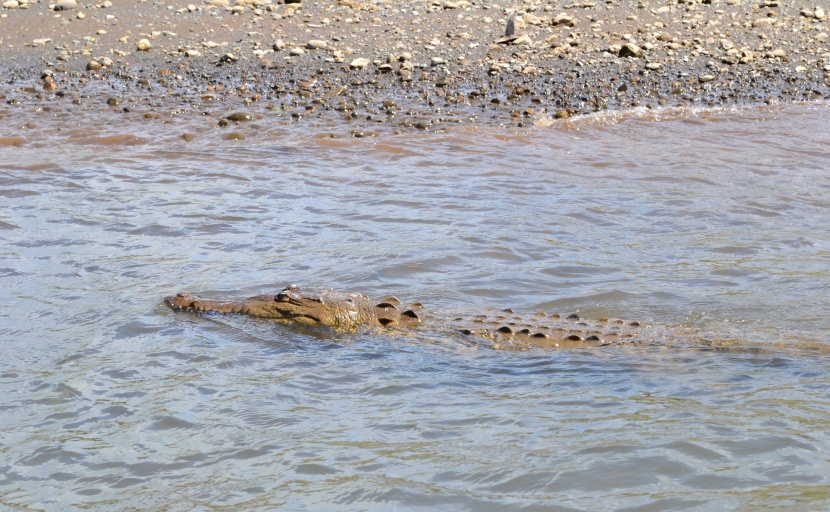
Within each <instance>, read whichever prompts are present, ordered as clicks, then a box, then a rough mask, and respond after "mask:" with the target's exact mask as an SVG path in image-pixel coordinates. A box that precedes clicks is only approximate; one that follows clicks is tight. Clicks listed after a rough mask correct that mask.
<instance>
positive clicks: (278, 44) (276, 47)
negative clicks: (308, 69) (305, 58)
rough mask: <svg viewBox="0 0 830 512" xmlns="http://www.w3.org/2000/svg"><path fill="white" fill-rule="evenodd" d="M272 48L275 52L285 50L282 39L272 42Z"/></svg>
mask: <svg viewBox="0 0 830 512" xmlns="http://www.w3.org/2000/svg"><path fill="white" fill-rule="evenodd" d="M272 48H274V50H275V51H282V50H285V41H283V40H282V39H277V40H276V41H274V46H273V47H272Z"/></svg>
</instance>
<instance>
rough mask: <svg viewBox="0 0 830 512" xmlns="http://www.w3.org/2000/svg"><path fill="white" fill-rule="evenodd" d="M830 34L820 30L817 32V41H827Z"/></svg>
mask: <svg viewBox="0 0 830 512" xmlns="http://www.w3.org/2000/svg"><path fill="white" fill-rule="evenodd" d="M829 38H830V36H828V35H827V32H819V33H818V34H816V42H818V43H826V42H827V40H828V39H829Z"/></svg>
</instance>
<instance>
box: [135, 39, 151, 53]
mask: <svg viewBox="0 0 830 512" xmlns="http://www.w3.org/2000/svg"><path fill="white" fill-rule="evenodd" d="M152 47H153V45H151V44H150V41H149V40H148V39H141V40H139V41H138V43H137V44H136V48H138V51H141V52H146V51H147V50H149V49H150V48H152Z"/></svg>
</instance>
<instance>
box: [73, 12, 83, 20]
mask: <svg viewBox="0 0 830 512" xmlns="http://www.w3.org/2000/svg"><path fill="white" fill-rule="evenodd" d="M75 17H76V18H78V19H79V20H82V19H84V18H86V14H84V13H82V12H79V13H78V14H77V15H76V16H75Z"/></svg>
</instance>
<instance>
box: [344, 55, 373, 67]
mask: <svg viewBox="0 0 830 512" xmlns="http://www.w3.org/2000/svg"><path fill="white" fill-rule="evenodd" d="M370 63H371V61H370V60H369V59H365V58H363V57H359V58H357V59H355V60H353V61H352V62H351V63H350V64H349V67H350V68H352V69H366V68H367V67H368V66H369V64H370Z"/></svg>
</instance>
